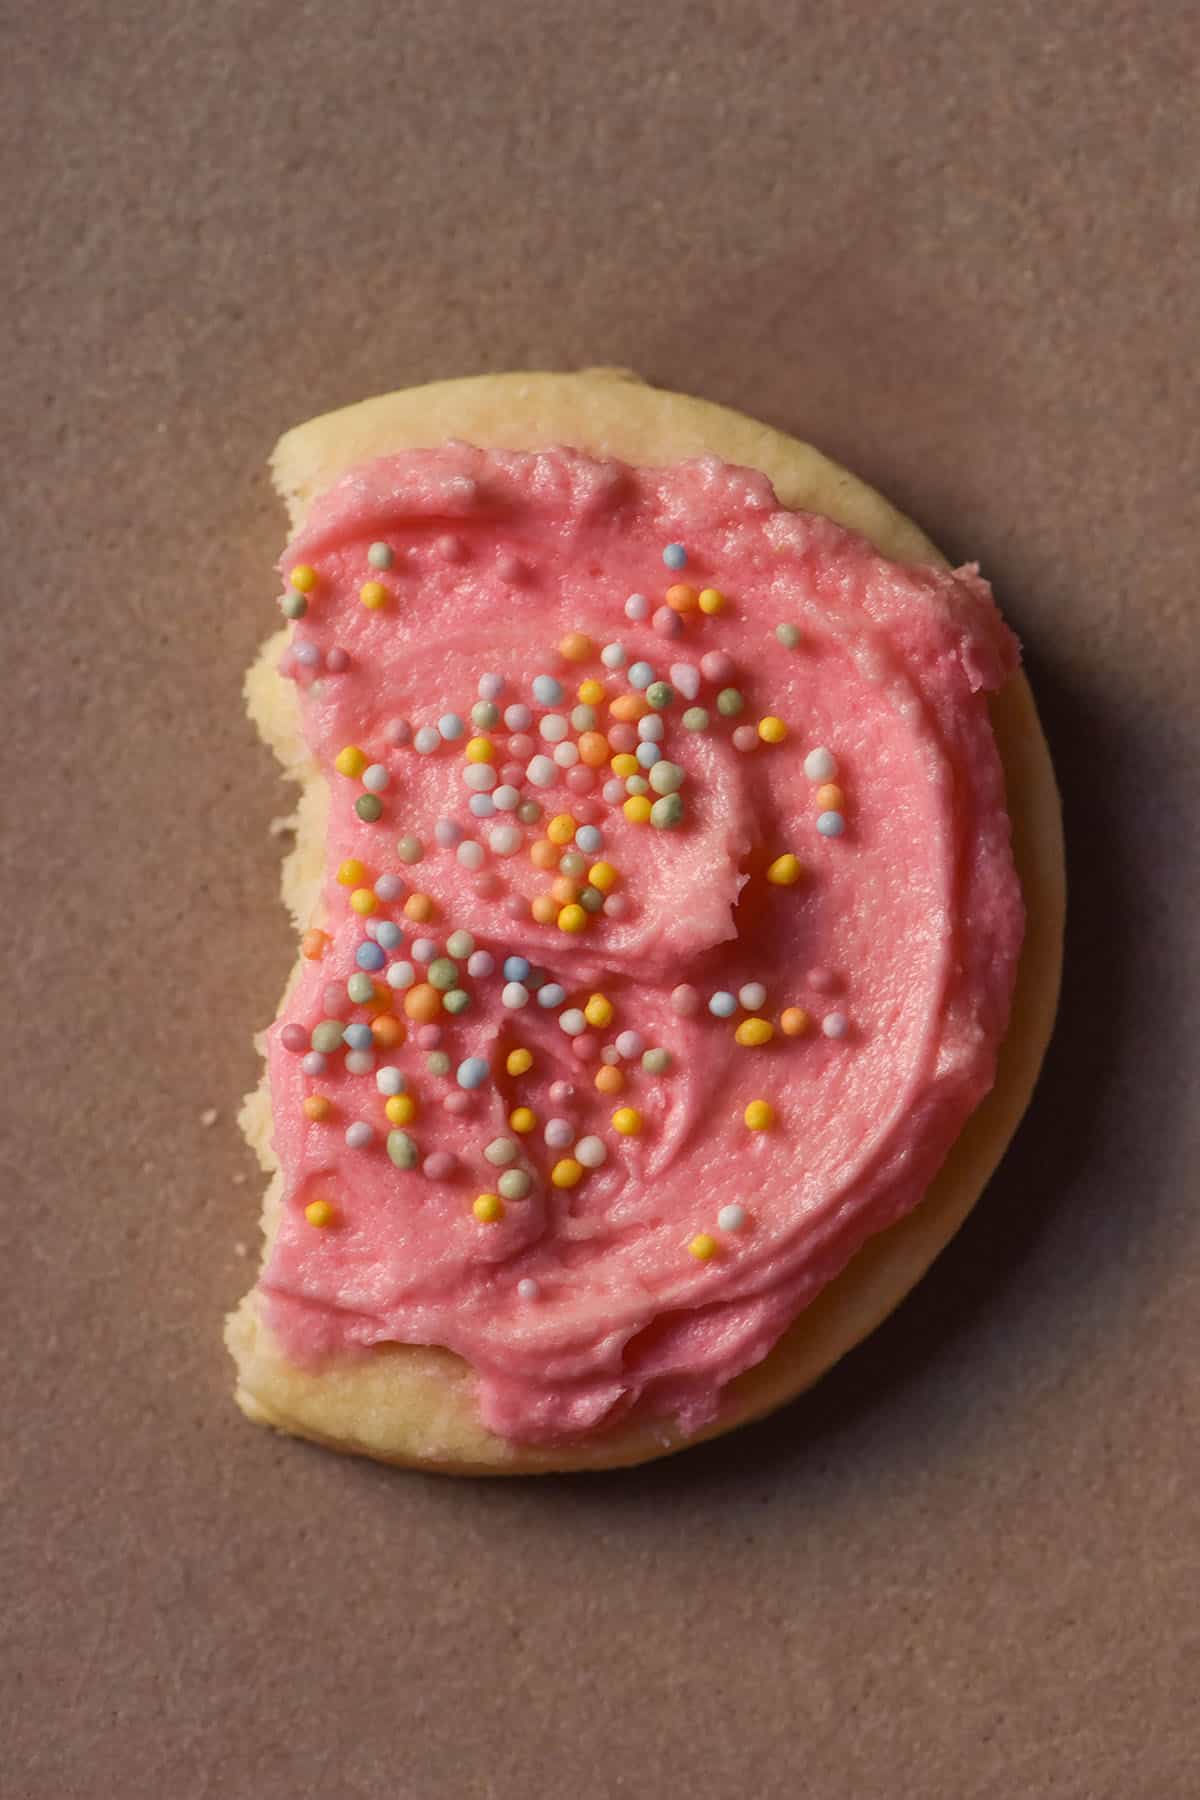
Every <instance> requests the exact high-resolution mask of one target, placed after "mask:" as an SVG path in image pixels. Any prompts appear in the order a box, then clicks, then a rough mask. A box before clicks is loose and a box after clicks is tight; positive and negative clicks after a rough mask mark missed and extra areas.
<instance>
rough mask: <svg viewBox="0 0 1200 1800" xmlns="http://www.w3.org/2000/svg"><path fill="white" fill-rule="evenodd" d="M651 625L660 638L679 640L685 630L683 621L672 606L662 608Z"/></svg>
mask: <svg viewBox="0 0 1200 1800" xmlns="http://www.w3.org/2000/svg"><path fill="white" fill-rule="evenodd" d="M650 623H651V624H652V625H653V627H654V629H655V631H657V633H658V635H659V637H665V638H677V637H678V636H679V634H680V632H681V631H682V630H683V620H682V619H681V618H680V616H679V614H678V613H677V612H676V611H675V609H674V607H671V606H660V607H659V609H658V611H657V612H656V613H655V615H654V617H653V618H652V619H651V621H650Z"/></svg>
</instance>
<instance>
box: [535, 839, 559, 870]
mask: <svg viewBox="0 0 1200 1800" xmlns="http://www.w3.org/2000/svg"><path fill="white" fill-rule="evenodd" d="M561 855H562V851H561V850H560V849H559V847H558V845H557V844H552V843H551V842H550V839H549V838H535V839H534V841H533V843H532V844H530V846H529V860H530V862H531V863H532V864H533V866H534V868H535V869H557V867H558V859H559V857H560V856H561Z"/></svg>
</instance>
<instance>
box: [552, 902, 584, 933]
mask: <svg viewBox="0 0 1200 1800" xmlns="http://www.w3.org/2000/svg"><path fill="white" fill-rule="evenodd" d="M587 922H588V916H587V913H586V912H585V911H584V910H583V907H582V906H578V905H576V903H575V901H574V900H572V901H571V903H570V904H569V905H568V906H564V907H563V909H562V911H561V912H560V913H559V915H558V929H559V930H560V931H570V932H578V931H586V930H587Z"/></svg>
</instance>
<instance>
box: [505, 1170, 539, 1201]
mask: <svg viewBox="0 0 1200 1800" xmlns="http://www.w3.org/2000/svg"><path fill="white" fill-rule="evenodd" d="M496 1186H497V1187H498V1188H499V1190H500V1192H501V1193H502V1194H503V1196H504V1198H505V1199H506V1200H523V1199H524V1198H525V1196H526V1194H527V1193H528V1192H529V1190H530V1188H531V1187H532V1186H533V1182H532V1181H531V1180H530V1178H529V1176H528V1175H527V1174H526V1172H525V1170H524V1169H505V1171H504V1173H503V1175H502V1176H501V1177H500V1179H499V1181H498V1182H497V1183H496Z"/></svg>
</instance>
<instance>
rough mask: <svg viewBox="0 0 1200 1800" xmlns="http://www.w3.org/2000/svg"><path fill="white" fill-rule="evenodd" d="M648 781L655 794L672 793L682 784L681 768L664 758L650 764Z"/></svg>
mask: <svg viewBox="0 0 1200 1800" xmlns="http://www.w3.org/2000/svg"><path fill="white" fill-rule="evenodd" d="M649 781H650V786H651V787H652V788H653V789H654V791H655V793H656V794H674V793H676V792H677V790H678V789H679V788H681V787H682V786H683V770H682V769H681V768H680V766H679V764H678V763H673V762H667V761H666V759H665V758H664V759H663V761H662V762H656V763H654V764H653V765H652V766H651V769H650V776H649Z"/></svg>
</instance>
